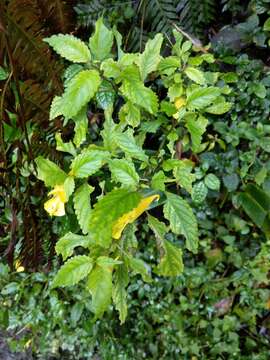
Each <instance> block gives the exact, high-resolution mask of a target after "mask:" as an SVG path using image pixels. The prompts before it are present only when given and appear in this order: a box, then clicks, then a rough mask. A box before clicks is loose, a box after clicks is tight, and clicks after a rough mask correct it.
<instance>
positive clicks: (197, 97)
mask: <svg viewBox="0 0 270 360" xmlns="http://www.w3.org/2000/svg"><path fill="white" fill-rule="evenodd" d="M219 95H220V89H219V88H217V87H214V86H210V87H208V88H197V89H195V90H193V91H192V92H191V93H189V95H188V97H187V104H188V106H189V107H191V108H195V109H202V108H205V107H206V106H209V105H210V104H211V103H213V102H214V101H215V100H216V98H217V97H218V96H219Z"/></svg>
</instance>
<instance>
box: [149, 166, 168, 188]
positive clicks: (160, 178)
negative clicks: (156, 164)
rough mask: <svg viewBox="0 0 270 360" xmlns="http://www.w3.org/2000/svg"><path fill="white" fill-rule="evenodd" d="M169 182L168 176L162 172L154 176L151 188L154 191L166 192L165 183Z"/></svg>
mask: <svg viewBox="0 0 270 360" xmlns="http://www.w3.org/2000/svg"><path fill="white" fill-rule="evenodd" d="M167 180H168V178H167V176H166V175H165V174H164V172H163V171H162V170H160V171H158V172H157V173H155V174H154V176H153V177H152V180H151V188H152V189H154V190H161V191H165V182H166V181H167Z"/></svg>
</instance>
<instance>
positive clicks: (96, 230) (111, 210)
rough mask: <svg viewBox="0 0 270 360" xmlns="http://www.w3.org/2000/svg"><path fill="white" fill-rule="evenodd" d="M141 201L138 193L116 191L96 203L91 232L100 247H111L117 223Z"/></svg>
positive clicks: (124, 190) (125, 190) (122, 190)
mask: <svg viewBox="0 0 270 360" xmlns="http://www.w3.org/2000/svg"><path fill="white" fill-rule="evenodd" d="M140 200H141V196H140V195H139V193H137V192H130V191H129V190H127V189H115V190H113V191H111V192H110V193H108V194H107V195H105V196H103V197H102V198H101V199H100V200H99V201H98V202H97V203H96V205H95V207H94V209H93V210H92V215H91V223H90V232H91V234H92V235H93V237H94V239H95V241H96V243H97V244H98V245H100V246H103V247H109V246H110V244H111V241H112V228H113V225H114V223H115V221H116V220H117V219H118V218H120V217H121V216H122V215H124V214H125V213H128V212H129V211H131V210H132V209H134V208H135V207H136V206H137V205H138V204H139V202H140Z"/></svg>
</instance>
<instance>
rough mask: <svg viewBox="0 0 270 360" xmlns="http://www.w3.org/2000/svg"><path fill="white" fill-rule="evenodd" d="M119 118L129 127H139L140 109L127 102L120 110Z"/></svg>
mask: <svg viewBox="0 0 270 360" xmlns="http://www.w3.org/2000/svg"><path fill="white" fill-rule="evenodd" d="M119 118H120V120H121V121H126V122H127V123H128V125H130V126H132V127H137V126H139V125H140V119H141V113H140V109H139V108H138V107H137V106H136V105H134V104H132V103H131V102H130V101H127V102H126V104H125V105H124V106H122V107H121V109H120V112H119Z"/></svg>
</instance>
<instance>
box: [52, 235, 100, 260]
mask: <svg viewBox="0 0 270 360" xmlns="http://www.w3.org/2000/svg"><path fill="white" fill-rule="evenodd" d="M92 243H93V241H92V240H91V238H90V237H89V236H82V235H77V234H73V233H72V232H68V233H67V234H65V235H64V236H63V237H61V238H60V239H59V240H58V241H57V243H56V245H55V251H56V254H57V255H62V257H63V260H66V259H67V258H68V257H70V256H71V255H72V254H73V251H74V249H75V247H77V246H82V247H84V248H88V246H89V245H90V244H92Z"/></svg>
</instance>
